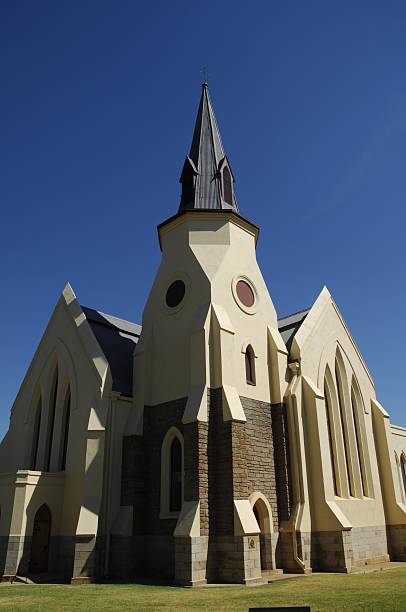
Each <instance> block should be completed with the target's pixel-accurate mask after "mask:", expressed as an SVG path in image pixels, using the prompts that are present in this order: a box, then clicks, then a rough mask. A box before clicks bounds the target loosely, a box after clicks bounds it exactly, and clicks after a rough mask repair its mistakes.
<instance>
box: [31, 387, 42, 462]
mask: <svg viewBox="0 0 406 612" xmlns="http://www.w3.org/2000/svg"><path fill="white" fill-rule="evenodd" d="M41 414H42V402H41V397H40V398H39V400H38V404H37V408H36V411H35V417H34V429H33V433H32V449H31V465H30V469H31V470H35V468H36V465H37V460H38V447H39V434H40V430H41Z"/></svg>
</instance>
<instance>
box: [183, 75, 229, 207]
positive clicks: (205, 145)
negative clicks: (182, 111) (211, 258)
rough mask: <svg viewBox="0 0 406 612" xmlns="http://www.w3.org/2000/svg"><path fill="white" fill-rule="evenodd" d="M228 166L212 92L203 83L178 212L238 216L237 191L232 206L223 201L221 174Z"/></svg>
mask: <svg viewBox="0 0 406 612" xmlns="http://www.w3.org/2000/svg"><path fill="white" fill-rule="evenodd" d="M225 162H226V163H227V165H228V166H229V168H230V164H229V162H228V160H226V155H225V153H224V148H223V143H222V142H221V136H220V131H219V129H218V126H217V121H216V117H215V115H214V110H213V106H212V103H211V100H210V95H209V89H208V86H207V83H203V85H202V95H201V98H200V104H199V109H198V111H197V117H196V124H195V129H194V132H193V139H192V145H191V147H190V153H189V155H188V157H186V160H185V163H184V166H183V170H182V174H181V177H180V182H181V183H182V197H181V202H180V206H179V212H182V211H184V210H193V209H201V208H203V209H223V210H234V211H235V212H238V206H237V201H236V199H235V194H234V189H233V190H232V192H233V194H232V198H233V205H231V204H227V203H226V202H225V201H224V200H223V199H222V197H221V176H220V170H221V167H222V165H223V164H224V163H225ZM230 169H231V168H230Z"/></svg>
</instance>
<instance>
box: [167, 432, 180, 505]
mask: <svg viewBox="0 0 406 612" xmlns="http://www.w3.org/2000/svg"><path fill="white" fill-rule="evenodd" d="M181 507H182V447H181V444H180V442H179V438H177V437H176V438H174V439H173V441H172V444H171V452H170V485H169V512H179V511H180V509H181Z"/></svg>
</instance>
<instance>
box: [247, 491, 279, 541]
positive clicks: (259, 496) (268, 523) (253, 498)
mask: <svg viewBox="0 0 406 612" xmlns="http://www.w3.org/2000/svg"><path fill="white" fill-rule="evenodd" d="M258 500H261V501H262V502H263V503H264V504H265V507H266V509H267V512H268V516H267V517H263V518H264V525H265V529H264V530H263V531H262V530H261V533H263V534H266V533H273V517H272V508H271V504H270V503H269V501H268V500H267V498H266V497H265V495H264V494H263V493H261V491H254V492H253V493H251V495H250V496H249V498H248V501H249V502H250V504H251V506H252V511H254V506H255V504H256V503H257V501H258ZM259 528H261V525H259Z"/></svg>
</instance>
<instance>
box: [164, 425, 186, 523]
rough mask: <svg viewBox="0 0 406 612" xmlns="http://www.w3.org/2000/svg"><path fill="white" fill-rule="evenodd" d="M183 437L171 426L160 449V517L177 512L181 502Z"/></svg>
mask: <svg viewBox="0 0 406 612" xmlns="http://www.w3.org/2000/svg"><path fill="white" fill-rule="evenodd" d="M183 474H184V468H183V437H182V434H181V433H180V431H179V430H178V429H176V428H175V427H171V428H170V429H169V431H168V432H167V433H166V436H165V438H164V439H163V442H162V449H161V513H160V516H161V518H172V517H175V516H177V515H178V514H179V512H180V510H181V508H182V503H183Z"/></svg>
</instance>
